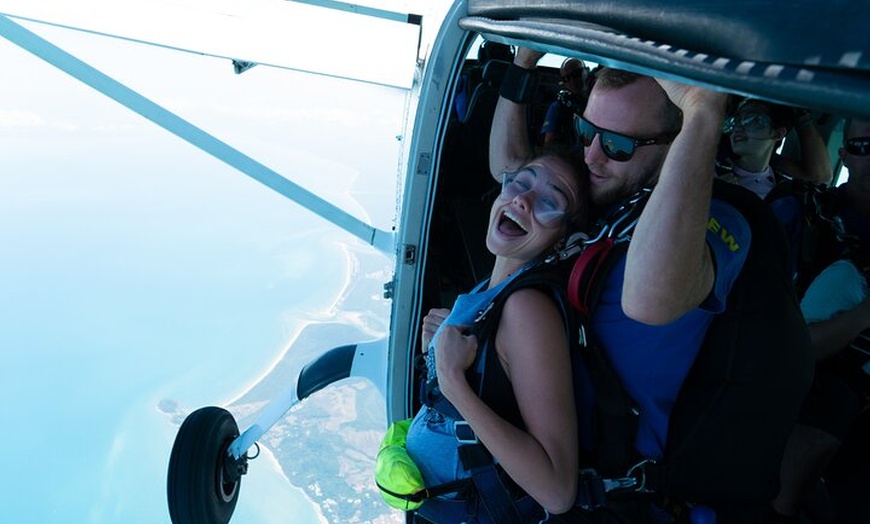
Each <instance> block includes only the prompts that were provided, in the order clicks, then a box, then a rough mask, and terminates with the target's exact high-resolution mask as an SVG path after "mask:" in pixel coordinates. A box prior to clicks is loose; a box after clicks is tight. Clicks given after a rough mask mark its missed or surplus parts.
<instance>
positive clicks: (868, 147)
mask: <svg viewBox="0 0 870 524" xmlns="http://www.w3.org/2000/svg"><path fill="white" fill-rule="evenodd" d="M843 147H844V148H845V149H846V152H848V153H849V154H850V155H855V156H867V155H870V136H859V137H855V138H850V139H849V140H846V142H845V143H844V144H843Z"/></svg>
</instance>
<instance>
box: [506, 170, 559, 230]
mask: <svg viewBox="0 0 870 524" xmlns="http://www.w3.org/2000/svg"><path fill="white" fill-rule="evenodd" d="M528 192H532V193H534V198H533V199H532V213H533V214H534V215H535V220H537V221H538V222H539V223H540V224H541V225H544V226H552V225H554V224H557V223H559V222H561V221H562V220H564V219H565V217H566V216H567V215H568V203H569V200H568V196H567V195H566V194H565V193H564V192H563V191H562V190H561V189H559V188H558V187H556V186H555V185H553V184H552V183H550V177H549V175H546V174H540V175H539V174H538V173H537V172H536V171H535V170H534V169H532V168H529V167H527V168H523V169H521V170H519V171H507V172H504V173H502V180H501V197H502V198H504V199H505V200H513V199H514V198H516V197H517V196H518V195H522V194H524V193H528Z"/></svg>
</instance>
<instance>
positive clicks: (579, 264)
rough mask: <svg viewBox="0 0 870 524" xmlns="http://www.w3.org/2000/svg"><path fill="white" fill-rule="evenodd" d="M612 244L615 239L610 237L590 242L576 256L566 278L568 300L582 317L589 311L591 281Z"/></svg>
mask: <svg viewBox="0 0 870 524" xmlns="http://www.w3.org/2000/svg"><path fill="white" fill-rule="evenodd" d="M614 245H615V241H614V240H613V238H611V237H608V238H605V239H602V240H600V241H598V242H595V243H594V244H590V245H589V246H587V247H586V249H585V250H584V251H583V253H582V254H581V255H580V256H579V257H577V260H576V261H575V262H574V267H573V268H572V269H571V276H570V277H569V278H568V301H569V302H571V306H573V307H574V309H576V310H577V311H579V312H580V314H582V315H583V316H584V317H588V316H589V314H590V313H591V308H590V298H591V296H590V292H591V289H592V282H593V281H594V280H595V278H596V277H597V276H598V274H599V273H600V271H599V270H600V269H601V265H602V263H603V262H604V260H605V259H607V255H608V253H610V250H611V249H613V246H614Z"/></svg>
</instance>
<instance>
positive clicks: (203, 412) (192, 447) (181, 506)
mask: <svg viewBox="0 0 870 524" xmlns="http://www.w3.org/2000/svg"><path fill="white" fill-rule="evenodd" d="M238 436H239V427H238V425H237V424H236V421H235V419H233V416H232V415H231V414H230V412H229V411H227V410H225V409H222V408H218V407H205V408H201V409H198V410H196V411H194V412H193V413H191V414H190V415H188V416H187V418H186V419H185V420H184V423H183V424H181V428H180V429H179V430H178V435H176V437H175V444H173V446H172V454H171V455H170V457H169V475H168V478H167V482H166V494H167V498H168V502H169V517H170V518H171V519H172V522H173V524H227V523H228V522H229V521H230V517H232V515H233V510H235V508H236V502H237V501H238V498H239V488H240V485H241V479H240V478H238V479H236V480H234V481H233V480H231V479H229V478H228V476H227V475H226V473H225V470H224V463H225V462H226V460H227V458H228V455H227V449H228V448H229V445H230V443H231V442H232V441H233V440H235V438H236V437H238Z"/></svg>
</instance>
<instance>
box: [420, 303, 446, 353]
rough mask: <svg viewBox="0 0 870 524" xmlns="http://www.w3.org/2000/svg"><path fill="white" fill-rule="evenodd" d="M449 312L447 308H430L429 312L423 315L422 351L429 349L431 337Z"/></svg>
mask: <svg viewBox="0 0 870 524" xmlns="http://www.w3.org/2000/svg"><path fill="white" fill-rule="evenodd" d="M449 314H450V310H449V309H445V308H438V309H430V310H429V314H428V315H426V316H425V317H423V335H422V342H423V352H424V353H425V352H426V351H427V350H428V349H429V343H430V342H432V337H434V336H435V332H436V331H438V328H439V327H440V326H441V324H443V323H444V319H446V318H447V315H449Z"/></svg>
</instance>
